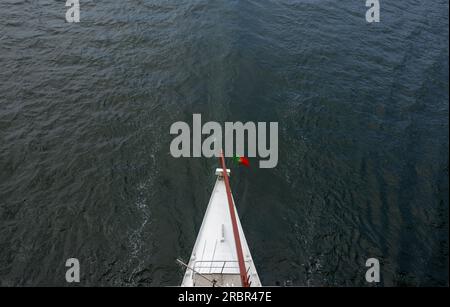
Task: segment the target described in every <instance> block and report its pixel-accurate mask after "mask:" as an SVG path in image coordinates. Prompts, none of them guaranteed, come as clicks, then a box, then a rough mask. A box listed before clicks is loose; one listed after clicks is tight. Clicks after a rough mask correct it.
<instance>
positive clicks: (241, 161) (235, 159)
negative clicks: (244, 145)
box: [233, 155, 250, 167]
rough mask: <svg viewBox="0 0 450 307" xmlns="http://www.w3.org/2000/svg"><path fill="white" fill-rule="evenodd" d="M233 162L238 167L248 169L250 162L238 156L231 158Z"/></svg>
mask: <svg viewBox="0 0 450 307" xmlns="http://www.w3.org/2000/svg"><path fill="white" fill-rule="evenodd" d="M233 162H234V163H236V164H238V165H244V166H245V167H250V162H249V161H248V158H247V157H244V156H242V157H240V156H236V155H234V156H233Z"/></svg>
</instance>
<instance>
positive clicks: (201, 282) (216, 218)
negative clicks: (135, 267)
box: [181, 176, 261, 287]
mask: <svg viewBox="0 0 450 307" xmlns="http://www.w3.org/2000/svg"><path fill="white" fill-rule="evenodd" d="M233 204H234V200H233ZM234 210H235V212H236V218H237V223H238V229H239V234H240V239H241V245H242V251H243V254H244V261H245V266H246V270H247V272H248V276H249V282H250V283H251V284H250V286H251V287H260V286H261V282H260V280H259V277H258V273H257V272H256V268H255V265H254V263H253V259H252V256H251V254H250V249H249V248H248V245H247V240H246V239H245V235H244V232H243V230H242V226H241V222H240V220H239V216H238V215H237V211H236V207H234ZM188 266H189V268H192V269H193V270H194V271H195V272H194V271H193V270H190V269H186V273H185V275H184V278H183V282H182V283H181V286H184V287H198V286H209V287H210V286H212V284H211V282H209V281H208V280H207V279H206V278H208V279H209V280H215V281H216V285H217V286H228V287H233V286H234V287H240V286H241V280H240V274H239V265H238V258H237V254H236V245H235V242H234V235H233V228H232V224H231V217H230V212H229V209H228V200H227V194H226V188H225V182H224V181H223V178H222V177H221V176H218V177H217V181H216V184H215V186H214V190H213V192H212V194H211V198H210V200H209V204H208V208H207V209H206V213H205V216H204V218H203V222H202V226H201V227H200V231H199V233H198V236H197V240H196V242H195V245H194V249H193V251H192V255H191V258H190V259H189V263H188ZM198 273H200V274H198ZM201 275H203V276H201ZM205 277H206V278H205Z"/></svg>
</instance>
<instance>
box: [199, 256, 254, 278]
mask: <svg viewBox="0 0 450 307" xmlns="http://www.w3.org/2000/svg"><path fill="white" fill-rule="evenodd" d="M245 265H246V267H247V272H246V274H247V278H248V282H249V284H251V280H250V279H251V274H249V271H250V268H251V261H245ZM193 270H194V272H198V273H200V274H231V275H240V270H239V262H238V261H230V260H212V261H208V260H201V261H195V263H194V267H193Z"/></svg>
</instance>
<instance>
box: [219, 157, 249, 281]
mask: <svg viewBox="0 0 450 307" xmlns="http://www.w3.org/2000/svg"><path fill="white" fill-rule="evenodd" d="M220 164H221V166H222V170H223V180H224V181H225V188H226V191H227V198H228V208H229V209H230V216H231V224H232V226H233V235H234V242H235V243H236V252H237V256H238V263H239V272H240V275H241V283H242V286H243V287H249V286H250V285H249V283H248V278H247V270H246V269H245V262H244V253H243V251H242V245H241V238H240V237H239V230H238V225H237V219H236V212H235V211H234V204H233V197H232V196H231V189H230V181H229V180H228V173H227V167H226V166H225V158H224V156H223V152H221V154H220Z"/></svg>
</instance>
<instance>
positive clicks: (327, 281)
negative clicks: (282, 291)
mask: <svg viewBox="0 0 450 307" xmlns="http://www.w3.org/2000/svg"><path fill="white" fill-rule="evenodd" d="M64 4H65V1H56V0H53V1H50V0H40V1H25V0H22V1H19V0H17V1H16V0H2V1H1V2H0V285H2V286H10V285H27V286H29V285H67V283H66V282H65V277H64V276H65V271H66V268H65V266H64V264H65V260H66V259H67V258H70V257H76V258H78V259H79V260H80V262H81V279H82V282H81V285H102V286H113V285H114V286H115V285H120V286H132V285H142V286H157V285H164V286H166V285H178V284H179V283H180V281H181V277H182V274H183V270H182V269H180V267H178V266H177V265H176V264H175V259H176V258H177V257H181V258H184V259H187V258H188V257H189V255H190V252H191V249H192V247H193V244H194V241H195V238H196V234H197V231H198V229H199V227H200V223H201V220H202V217H203V213H204V210H205V208H206V205H207V202H208V199H209V196H210V192H211V190H212V187H213V183H214V180H215V177H214V175H213V170H214V168H215V167H216V166H217V161H215V160H214V159H206V158H196V159H194V158H191V159H187V158H186V159H174V158H172V157H171V156H170V153H169V144H170V141H171V139H172V136H170V135H169V127H170V125H171V124H172V123H173V122H175V121H179V120H183V121H187V122H190V121H191V118H192V114H193V113H201V114H202V116H203V120H204V121H208V120H214V121H218V122H223V121H238V120H239V121H278V122H279V125H280V133H279V143H280V145H279V154H280V159H279V163H278V166H277V167H276V168H274V169H258V168H256V167H252V168H251V169H250V170H245V169H233V176H232V188H233V192H234V196H235V199H236V202H237V206H238V211H239V214H240V217H241V220H242V223H243V226H244V230H245V232H246V236H247V240H248V241H249V245H250V248H251V250H252V253H253V257H254V261H255V263H256V266H257V269H258V271H259V275H260V278H261V281H262V283H263V284H264V285H275V284H280V285H284V284H287V285H300V286H304V285H308V286H350V285H357V286H367V285H368V284H367V283H366V282H365V278H364V274H365V271H366V268H365V261H366V259H367V258H370V257H375V258H378V259H379V260H380V262H381V278H382V281H381V283H380V284H381V285H384V286H396V285H408V286H426V285H448V215H449V211H448V205H449V200H448V192H449V188H448V187H449V183H448V154H449V146H448V145H449V142H448V140H449V134H448V131H449V130H448V129H449V126H448V116H449V113H448V90H449V87H448V84H449V83H448V81H449V75H448V69H449V61H448V59H449V53H448V39H449V36H448V34H449V32H448V8H449V4H448V1H447V0H435V1H425V0H423V1H419V0H416V1H413V0H401V1H394V0H392V1H382V2H381V22H380V23H379V24H367V23H366V21H365V17H364V16H365V10H366V8H365V1H364V0H352V1H321V0H316V1H313V0H309V1H308V0H305V1H289V0H279V1H269V0H253V1H231V0H229V1H218V0H173V1H161V0H160V1H156V0H155V1H150V0H147V1H138V0H134V1H131V0H129V1H105V0H103V1H81V23H79V24H68V23H66V22H65V17H64V16H65V10H66V8H65V6H64ZM256 162H257V161H253V160H252V161H251V163H252V165H255V164H256Z"/></svg>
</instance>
